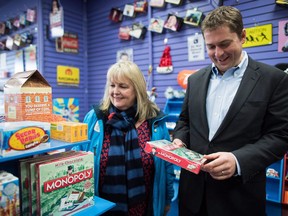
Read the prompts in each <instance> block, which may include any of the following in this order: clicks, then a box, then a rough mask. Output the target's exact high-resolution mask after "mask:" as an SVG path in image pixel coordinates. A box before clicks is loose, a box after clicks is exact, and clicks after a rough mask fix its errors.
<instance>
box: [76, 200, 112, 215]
mask: <svg viewBox="0 0 288 216" xmlns="http://www.w3.org/2000/svg"><path fill="white" fill-rule="evenodd" d="M94 202H95V205H94V206H91V207H89V208H87V209H85V210H83V211H81V212H78V213H76V214H74V215H73V216H88V215H91V216H97V215H101V214H103V213H104V212H106V211H108V210H110V209H111V208H113V207H114V206H115V205H116V204H115V203H113V202H110V201H108V200H105V199H102V198H100V197H97V196H95V197H94Z"/></svg>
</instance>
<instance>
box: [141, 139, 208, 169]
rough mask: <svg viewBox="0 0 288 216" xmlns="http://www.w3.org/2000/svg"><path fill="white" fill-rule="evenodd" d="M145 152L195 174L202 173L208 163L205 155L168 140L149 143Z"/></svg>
mask: <svg viewBox="0 0 288 216" xmlns="http://www.w3.org/2000/svg"><path fill="white" fill-rule="evenodd" d="M144 150H145V151H146V152H148V153H152V154H153V155H155V156H156V157H159V158H161V159H163V160H166V161H168V162H170V163H173V164H175V165H177V166H179V167H182V168H184V169H186V170H188V171H190V172H193V173H195V174H198V173H199V172H200V167H201V165H202V164H203V163H204V162H205V161H206V159H205V158H203V155H201V154H199V153H197V152H195V151H192V150H190V149H187V148H186V147H179V146H177V145H174V144H173V143H172V142H170V141H167V140H156V141H149V142H147V143H146V146H145V149H144Z"/></svg>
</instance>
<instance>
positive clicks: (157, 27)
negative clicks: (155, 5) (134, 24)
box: [148, 18, 164, 34]
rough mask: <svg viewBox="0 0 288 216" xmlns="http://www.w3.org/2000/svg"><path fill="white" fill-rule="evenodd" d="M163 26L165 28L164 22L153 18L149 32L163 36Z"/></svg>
mask: <svg viewBox="0 0 288 216" xmlns="http://www.w3.org/2000/svg"><path fill="white" fill-rule="evenodd" d="M163 26H164V20H162V19H157V18H151V19H150V24H149V27H148V30H149V31H152V32H157V33H160V34H161V33H162V32H163Z"/></svg>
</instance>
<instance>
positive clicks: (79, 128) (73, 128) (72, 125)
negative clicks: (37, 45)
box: [51, 121, 88, 142]
mask: <svg viewBox="0 0 288 216" xmlns="http://www.w3.org/2000/svg"><path fill="white" fill-rule="evenodd" d="M87 127H88V126H87V124H85V123H79V122H67V121H61V122H52V123H51V138H53V139H56V140H61V141H65V142H79V141H84V140H87Z"/></svg>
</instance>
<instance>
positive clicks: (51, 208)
mask: <svg viewBox="0 0 288 216" xmlns="http://www.w3.org/2000/svg"><path fill="white" fill-rule="evenodd" d="M36 173H37V174H36V175H37V177H36V179H37V180H38V181H37V182H36V191H37V215H49V216H58V215H59V216H60V215H72V214H74V213H76V212H79V211H81V210H83V209H86V208H88V207H90V206H92V205H94V155H93V153H92V152H80V153H79V154H77V155H73V156H69V157H63V158H59V159H58V160H52V161H45V162H44V163H37V164H36Z"/></svg>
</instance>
